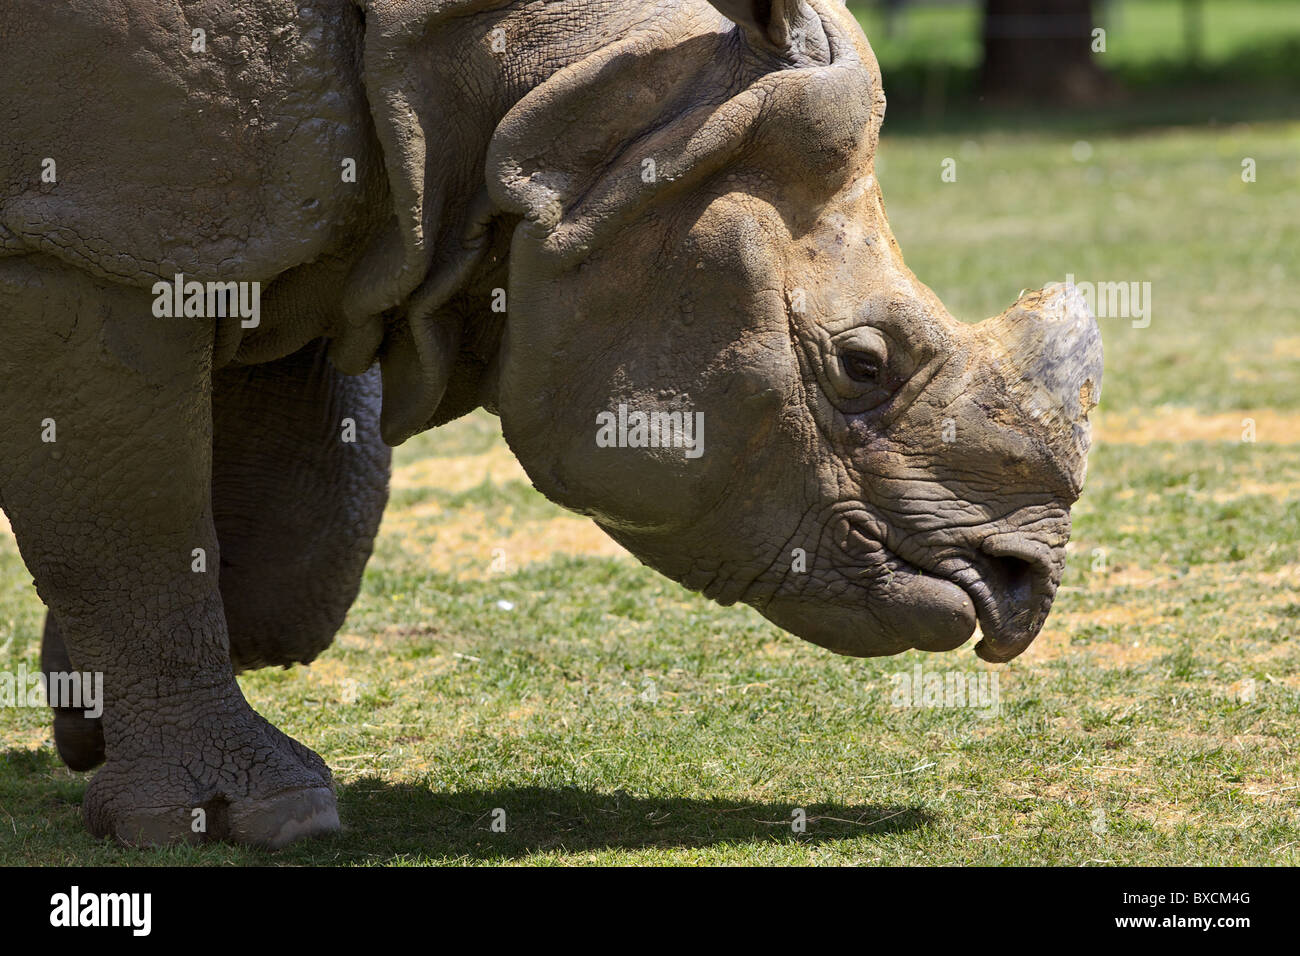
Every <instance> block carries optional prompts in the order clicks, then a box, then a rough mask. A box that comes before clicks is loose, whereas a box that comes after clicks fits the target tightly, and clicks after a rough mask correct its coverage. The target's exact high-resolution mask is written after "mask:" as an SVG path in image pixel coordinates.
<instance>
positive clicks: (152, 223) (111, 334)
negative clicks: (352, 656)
mask: <svg viewBox="0 0 1300 956" xmlns="http://www.w3.org/2000/svg"><path fill="white" fill-rule="evenodd" d="M0 16H2V18H3V19H0V173H2V175H0V327H2V328H3V337H4V343H5V344H4V346H3V348H2V349H0V416H2V417H0V504H2V505H3V507H4V510H5V512H6V513H7V515H8V517H9V519H10V522H11V524H12V527H13V529H14V532H15V534H16V536H17V539H18V543H19V547H20V549H21V551H22V555H23V558H24V561H25V562H26V564H27V566H28V568H29V569H30V570H31V573H32V576H33V577H34V579H35V582H36V586H37V589H38V591H39V593H40V596H41V598H42V600H43V601H44V602H45V604H46V605H47V607H48V608H49V615H48V618H47V621H46V632H45V641H44V645H43V652H42V657H43V664H44V667H45V669H46V670H47V671H48V672H51V673H57V672H62V671H67V670H70V669H74V668H75V669H76V670H78V671H82V672H86V671H89V672H96V673H102V674H103V675H104V689H105V695H106V702H105V707H104V713H103V716H102V718H100V719H97V720H91V719H88V718H86V717H85V716H84V715H83V714H82V712H81V711H79V710H77V709H76V708H75V707H66V706H65V707H56V710H55V734H56V743H57V744H58V747H59V749H60V753H61V754H62V755H63V757H64V759H65V760H66V761H67V762H68V763H69V765H71V766H74V767H77V768H89V767H92V766H95V765H97V764H99V763H101V762H103V763H104V766H103V767H102V768H101V769H100V770H99V772H98V773H97V774H96V776H95V777H94V779H93V780H92V782H91V784H90V786H89V788H88V790H87V794H86V798H85V814H86V819H87V822H88V825H89V827H90V829H91V830H92V831H93V832H94V833H96V834H105V835H112V836H114V837H116V838H118V839H120V840H123V841H125V842H129V843H137V844H159V843H169V842H177V841H186V840H199V839H214V838H220V839H230V840H235V841H240V842H247V843H255V844H263V845H271V846H276V845H280V844H283V843H285V842H287V841H289V840H292V839H296V838H298V837H302V836H307V835H311V834H313V833H318V832H322V831H328V830H331V829H333V828H335V827H337V826H338V818H337V812H336V810H335V802H334V796H333V791H332V785H331V780H330V774H329V771H328V769H327V768H326V767H325V765H324V764H323V762H322V761H321V760H320V759H319V758H318V757H317V756H316V755H315V754H314V753H312V752H311V751H310V750H309V749H307V748H306V747H304V746H303V745H301V744H299V743H298V742H297V741H294V740H292V739H291V738H289V737H287V736H285V735H283V734H282V733H280V732H279V731H278V730H276V729H275V728H274V727H272V726H271V725H270V724H268V723H267V722H266V721H265V720H263V719H262V718H261V717H260V716H259V715H257V714H256V713H255V712H253V711H252V709H251V708H250V707H249V706H248V704H247V702H246V701H245V700H244V699H243V697H242V696H241V694H240V692H239V688H238V685H237V684H236V682H235V680H234V675H235V673H236V672H237V671H239V670H241V669H245V668H250V667H260V666H266V665H271V664H290V663H293V662H299V661H301V662H307V661H310V660H311V659H312V658H313V657H315V656H316V654H318V653H319V652H320V651H321V650H322V649H323V648H324V647H326V646H327V645H328V644H329V642H330V640H331V639H332V637H333V635H334V633H335V631H336V630H337V629H338V627H339V626H340V624H341V623H342V620H343V617H344V615H345V614H346V612H347V609H348V607H349V605H350V604H351V602H352V600H353V599H354V597H355V596H356V593H357V590H358V588H359V585H360V579H361V573H362V569H363V567H364V564H365V561H366V559H367V558H368V556H369V553H370V550H371V546H372V542H373V539H374V535H375V533H376V530H377V528H378V524H379V520H380V516H381V514H382V511H383V507H384V504H385V501H386V496H387V478H388V467H389V451H388V448H389V446H390V445H394V444H398V443H400V442H401V441H404V440H405V439H406V438H408V437H410V436H411V435H413V434H416V433H418V432H420V431H423V430H425V429H428V428H432V427H436V426H437V425H440V424H443V423H445V422H447V421H450V420H452V419H454V418H456V417H458V416H460V415H463V414H465V413H466V412H468V411H470V410H472V409H475V408H478V407H484V408H487V409H488V410H490V411H492V412H494V413H496V414H498V415H499V416H500V418H501V422H502V428H503V431H504V434H505V437H506V439H507V441H508V442H509V444H510V446H511V448H512V449H513V451H514V452H515V454H516V455H517V456H518V457H519V459H520V461H521V463H522V464H523V466H524V467H525V469H526V470H527V472H528V474H529V476H530V478H531V479H532V480H533V482H534V483H535V485H536V486H537V487H538V488H539V489H540V490H541V491H542V492H543V493H545V494H546V495H547V496H548V497H549V498H551V499H552V500H554V501H556V502H559V503H560V504H562V505H564V506H565V507H567V508H570V509H572V510H574V511H577V512H580V513H582V514H586V515H589V516H591V517H592V518H593V519H594V520H595V521H596V522H597V523H598V524H599V525H600V526H601V527H602V528H603V529H604V530H605V531H607V532H608V533H609V534H610V535H611V536H613V537H614V538H615V539H616V540H618V541H619V542H620V543H622V544H623V545H624V546H626V547H627V548H628V549H629V550H630V551H631V552H632V553H633V554H635V555H637V556H638V557H639V558H640V559H641V560H642V561H644V562H645V563H647V564H648V565H650V566H652V567H654V568H656V569H658V570H659V571H661V572H663V573H664V574H666V575H668V576H669V577H671V578H673V579H674V580H676V581H678V582H680V583H681V584H683V585H684V586H686V587H688V588H691V589H694V590H698V591H701V592H703V593H704V594H706V595H708V596H709V597H711V598H713V599H715V600H717V601H720V602H722V603H733V602H745V603H748V604H751V605H752V606H754V607H755V608H757V609H758V610H759V611H760V612H761V613H762V614H764V615H765V616H767V617H768V618H769V619H771V620H772V621H774V622H775V623H776V624H778V625H779V626H781V627H782V628H785V629H787V630H789V631H791V632H792V633H794V634H796V635H798V636H800V637H803V638H805V639H808V640H810V641H813V642H815V643H817V644H820V645H823V646H825V647H828V648H830V649H832V650H834V651H837V652H839V653H843V654H852V655H880V654H893V653H897V652H899V651H903V650H906V649H908V648H912V647H918V648H923V649H927V650H947V649H951V648H954V647H957V646H959V645H961V644H963V643H965V642H966V641H967V640H969V639H970V637H971V636H972V634H973V633H974V631H975V629H976V626H977V624H978V626H979V629H980V631H981V632H982V640H981V641H980V643H979V645H978V647H977V651H978V652H979V653H980V654H981V656H983V657H984V658H985V659H987V660H991V661H1000V660H1007V659H1010V658H1011V657H1013V656H1015V655H1016V654H1018V653H1020V652H1021V651H1022V650H1023V649H1024V648H1025V647H1026V646H1028V644H1029V642H1030V641H1032V640H1033V638H1034V636H1035V635H1036V634H1037V633H1038V632H1039V629H1040V628H1041V627H1042V624H1043V620H1044V618H1045V617H1046V615H1047V612H1048V610H1049V609H1050V607H1051V603H1052V599H1053V596H1054V594H1055V590H1056V586H1057V583H1058V581H1059V580H1060V574H1061V570H1062V567H1063V564H1064V548H1065V544H1066V542H1067V540H1068V536H1069V507H1070V505H1071V504H1072V503H1073V502H1074V501H1075V499H1076V498H1077V497H1078V495H1079V493H1080V491H1081V488H1082V484H1083V479H1084V471H1085V462H1086V454H1087V449H1088V426H1087V413H1088V411H1089V409H1090V408H1091V407H1092V406H1093V405H1094V404H1095V403H1096V401H1097V398H1098V396H1099V391H1100V381H1101V350H1100V340H1099V337H1098V332H1097V328H1096V324H1095V322H1094V321H1093V319H1092V317H1091V316H1090V315H1089V314H1088V312H1087V309H1086V306H1085V305H1084V303H1083V300H1082V298H1081V297H1080V296H1078V294H1077V293H1075V292H1074V290H1073V289H1072V288H1068V287H1059V286H1054V287H1049V288H1048V289H1045V290H1043V291H1041V292H1035V293H1030V294H1028V295H1024V296H1022V297H1021V299H1020V300H1019V301H1018V302H1017V303H1016V304H1015V305H1014V306H1012V307H1011V308H1010V309H1008V311H1007V312H1006V313H1004V314H1003V315H1001V316H998V317H996V318H994V319H990V320H988V321H986V322H983V323H981V324H978V325H964V324H962V323H960V322H957V321H956V320H954V319H953V318H952V317H951V316H950V315H949V314H948V312H947V311H946V310H945V309H944V307H943V305H942V304H941V303H940V302H939V301H938V300H937V298H936V297H935V296H934V295H933V294H932V293H931V292H930V291H929V290H928V289H927V288H926V287H925V286H924V285H922V284H921V283H920V282H919V281H918V280H917V279H916V278H915V277H914V276H913V275H912V273H911V272H910V271H909V270H908V269H907V268H906V266H905V265H904V264H903V260H902V256H901V253H900V251H899V249H898V245H897V243H896V242H895V240H894V238H893V236H892V234H891V233H890V230H889V226H888V222H887V220H886V218H885V213H884V207H883V200H882V198H881V191H880V186H879V184H878V183H877V181H876V179H875V176H874V170H873V166H872V161H873V157H874V154H875V149H876V144H877V137H878V134H879V129H880V123H881V120H882V118H883V115H884V106H885V101H884V95H883V92H882V89H881V84H880V75H879V70H878V68H877V66H876V63H875V60H874V57H873V55H872V53H871V50H870V47H869V45H868V43H867V41H866V38H865V37H864V36H863V35H862V33H861V31H860V29H859V27H858V25H857V23H856V22H855V21H854V19H853V18H852V16H851V15H850V14H848V13H847V11H846V10H845V9H844V7H843V5H842V4H840V3H838V2H835V0H770V2H743V0H729V2H723V0H717V2H715V3H713V4H710V3H706V2H704V0H680V2H652V3H639V2H613V0H604V2H601V0H562V2H554V3H547V4H537V3H523V2H515V3H512V2H503V0H495V2H484V0H455V2H453V0H407V2H397V0H369V2H364V3H362V2H351V0H317V2H313V3H310V4H307V3H295V2H291V0H258V2H255V3H254V2H250V3H245V4H238V5H233V4H229V3H226V2H222V0H192V2H186V3H183V4H177V3H175V2H170V0H112V2H110V0H78V2H75V3H67V4H56V3H48V2H46V0H11V2H10V3H9V4H7V5H6V9H5V12H4V13H3V14H2V15H0ZM229 283H234V284H235V286H236V287H237V288H238V289H240V290H242V291H244V292H248V290H253V289H255V290H256V294H257V296H258V309H257V313H256V316H255V317H253V318H252V319H250V313H249V312H248V310H245V312H244V313H239V312H237V310H235V309H234V308H233V307H232V308H230V309H227V310H226V311H224V312H222V311H220V309H219V308H218V310H217V311H215V312H214V311H213V307H212V303H213V298H214V297H213V296H212V295H209V294H206V293H207V290H208V288H209V284H218V287H219V288H230V286H228V285H227V284H229ZM191 284H192V285H191ZM173 290H174V291H173ZM188 290H194V294H193V295H191V294H190V292H189V291H188ZM164 295H165V296H166V297H167V301H168V302H171V303H172V306H173V307H170V308H163V307H162V306H161V305H160V303H161V301H162V297H163V296H164ZM216 300H217V304H218V306H220V302H221V295H220V293H218V294H217V296H216ZM170 313H179V314H170ZM611 415H612V416H620V417H618V418H617V421H618V422H619V425H618V427H617V428H616V430H615V434H616V435H617V436H618V439H617V440H614V441H609V440H601V439H600V437H599V436H600V433H601V431H602V428H605V427H608V425H609V422H610V420H611V419H610V418H609V417H608V416H611ZM603 416H604V417H603ZM687 423H690V424H691V425H692V429H693V432H692V435H687V434H686V425H687ZM349 425H350V427H351V433H350V435H351V440H349V438H348V437H346V436H348V435H349V432H348V427H349ZM652 425H653V432H652V431H651V427H652ZM608 436H609V433H606V435H605V437H606V438H608ZM705 436H707V441H704V438H705ZM697 452H698V453H697ZM56 703H59V702H56ZM63 703H66V702H63ZM196 809H205V811H207V813H206V816H207V819H209V820H210V821H212V822H211V825H210V826H209V827H208V829H207V831H206V832H205V833H195V832H194V830H193V828H192V826H191V823H192V820H193V819H194V811H195V810H196Z"/></svg>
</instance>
